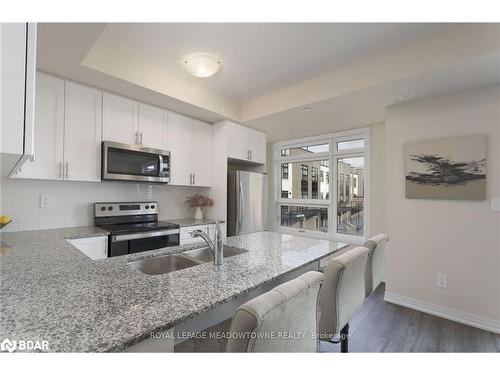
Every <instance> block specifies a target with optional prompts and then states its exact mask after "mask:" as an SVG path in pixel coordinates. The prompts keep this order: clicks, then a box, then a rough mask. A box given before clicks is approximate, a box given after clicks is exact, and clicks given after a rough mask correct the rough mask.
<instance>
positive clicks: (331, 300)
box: [318, 246, 369, 353]
mask: <svg viewBox="0 0 500 375" xmlns="http://www.w3.org/2000/svg"><path fill="white" fill-rule="evenodd" d="M368 253H369V250H368V249H367V248H366V247H362V246H359V247H355V248H354V249H352V250H349V251H348V252H346V253H344V254H342V255H339V256H338V257H335V258H333V260H332V261H331V262H329V263H328V264H327V265H326V267H325V271H324V275H325V280H324V282H323V286H322V287H321V290H320V292H319V308H320V320H319V330H318V333H319V339H320V340H322V341H331V340H332V339H333V338H336V337H339V336H340V348H341V352H343V353H347V352H348V335H349V321H350V320H351V318H352V316H353V314H354V312H355V311H356V310H357V309H358V308H360V307H361V305H362V304H363V302H364V300H365V271H366V261H367V258H368Z"/></svg>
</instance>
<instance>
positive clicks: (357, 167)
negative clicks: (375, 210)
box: [273, 128, 370, 242]
mask: <svg viewBox="0 0 500 375" xmlns="http://www.w3.org/2000/svg"><path fill="white" fill-rule="evenodd" d="M369 142H370V134H369V129H368V128H366V129H359V130H355V131H347V132H342V133H339V134H329V135H325V136H321V137H314V138H307V139H304V140H302V144H301V140H293V141H288V142H280V143H276V144H275V145H274V152H273V155H274V158H275V167H276V168H275V170H277V171H280V170H281V179H280V178H277V179H276V180H275V183H276V184H277V185H276V186H275V191H276V193H275V197H276V202H275V204H276V209H277V212H278V213H279V215H277V218H276V220H277V225H279V226H280V227H281V228H282V230H283V231H287V232H294V231H297V232H299V231H300V233H303V235H306V236H307V235H309V234H313V233H316V236H320V237H327V238H332V239H334V240H338V241H345V242H348V241H349V239H351V240H353V241H354V240H355V238H354V237H355V236H358V237H359V236H363V235H364V234H365V232H367V225H368V223H367V221H366V219H367V217H366V216H365V213H366V211H367V209H368V202H367V201H365V200H366V199H367V196H366V194H365V186H368V180H367V177H366V176H369V170H368V168H369V165H368V163H369V158H368V148H369V147H368V146H369ZM332 170H333V172H332ZM278 173H279V172H278ZM278 177H279V176H278ZM330 177H331V179H330ZM330 189H332V194H330ZM329 216H331V218H329ZM329 219H330V220H329ZM351 237H352V238H351Z"/></svg>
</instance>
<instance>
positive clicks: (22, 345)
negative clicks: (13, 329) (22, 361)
mask: <svg viewBox="0 0 500 375" xmlns="http://www.w3.org/2000/svg"><path fill="white" fill-rule="evenodd" d="M15 350H20V351H25V350H29V351H48V350H49V342H48V341H45V340H36V341H31V340H19V341H15V340H12V341H11V340H9V339H8V338H6V339H5V340H3V341H2V343H0V351H2V352H10V353H12V352H13V351H15Z"/></svg>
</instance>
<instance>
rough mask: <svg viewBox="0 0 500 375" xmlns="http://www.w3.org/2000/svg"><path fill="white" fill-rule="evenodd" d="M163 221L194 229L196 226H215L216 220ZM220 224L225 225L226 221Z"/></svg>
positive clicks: (221, 221) (220, 221)
mask: <svg viewBox="0 0 500 375" xmlns="http://www.w3.org/2000/svg"><path fill="white" fill-rule="evenodd" d="M162 221H168V222H169V223H173V224H178V225H179V226H180V227H181V228H182V227H192V226H195V225H210V224H215V219H210V218H204V219H201V220H197V219H191V218H188V219H172V220H169V219H166V220H162ZM219 223H225V221H224V220H219Z"/></svg>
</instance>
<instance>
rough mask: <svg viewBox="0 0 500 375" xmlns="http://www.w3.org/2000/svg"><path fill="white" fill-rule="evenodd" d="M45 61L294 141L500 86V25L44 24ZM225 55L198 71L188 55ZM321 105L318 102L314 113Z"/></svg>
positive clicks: (132, 93)
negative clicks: (404, 105)
mask: <svg viewBox="0 0 500 375" xmlns="http://www.w3.org/2000/svg"><path fill="white" fill-rule="evenodd" d="M38 30H39V32H38V51H37V59H38V61H37V65H38V68H39V69H41V70H44V71H46V72H49V73H53V74H56V75H59V76H62V77H65V78H69V79H73V80H76V81H80V82H83V83H86V84H89V85H93V86H96V87H100V88H102V89H104V90H108V91H111V92H115V93H117V94H120V95H124V96H128V97H131V98H133V99H136V100H139V101H144V102H148V103H151V104H153V105H158V106H162V107H164V108H168V109H170V110H173V111H176V112H180V113H184V114H187V115H190V116H193V117H195V118H199V119H201V120H205V121H208V122H212V123H213V122H216V121H220V120H223V119H231V120H234V121H237V122H241V123H244V124H247V125H249V126H252V127H254V128H257V129H260V130H263V131H265V132H266V133H267V135H268V140H269V141H278V140H287V139H293V138H298V137H305V136H312V135H318V134H324V133H330V132H335V131H339V130H346V129H353V128H359V127H364V126H367V125H369V124H373V123H376V122H383V121H384V117H385V109H386V108H387V107H388V106H391V105H395V104H399V103H400V102H399V101H398V100H397V97H398V96H399V95H400V94H401V93H404V92H407V91H411V92H413V93H415V98H414V99H413V100H420V99H424V98H429V97H433V96H436V95H445V94H449V93H453V92H456V91H460V90H467V89H473V88H476V87H480V86H485V85H491V84H497V83H500V43H499V39H498V35H500V24H465V25H464V24H424V23H419V24H338V23H337V24H332V23H330V24H328V23H324V24H321V23H320V24H306V23H304V24H287V23H283V24H277V23H274V24H273V23H267V24H265V23H261V24H252V23H247V24H245V23H241V24H229V23H213V24H203V23H196V24H195V23H191V24H186V23H156V24H155V23H153V24H142V23H137V24H131V23H121V24H104V23H99V24H91V23H72V24H64V23H45V24H39V26H38ZM193 52H210V53H213V54H216V55H218V56H219V57H220V58H221V59H222V61H223V68H222V70H221V71H220V72H219V73H217V74H216V75H215V76H213V77H210V78H207V79H199V78H195V77H192V76H190V75H189V74H188V73H187V72H186V71H185V70H184V68H183V58H184V56H186V55H188V54H190V53H193ZM304 107H311V108H312V110H311V111H307V112H305V111H303V108H304Z"/></svg>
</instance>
